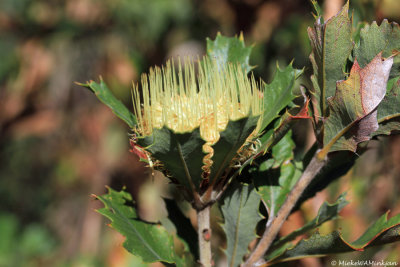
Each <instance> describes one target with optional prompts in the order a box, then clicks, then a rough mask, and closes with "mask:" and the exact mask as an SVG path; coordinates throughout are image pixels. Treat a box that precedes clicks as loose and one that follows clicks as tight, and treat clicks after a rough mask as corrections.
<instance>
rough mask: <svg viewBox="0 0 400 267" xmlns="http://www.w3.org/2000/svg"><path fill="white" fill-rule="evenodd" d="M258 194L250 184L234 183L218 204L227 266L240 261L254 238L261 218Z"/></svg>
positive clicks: (232, 266) (234, 265)
mask: <svg viewBox="0 0 400 267" xmlns="http://www.w3.org/2000/svg"><path fill="white" fill-rule="evenodd" d="M259 204H260V196H259V195H258V194H257V193H256V192H255V190H254V187H253V186H252V185H247V184H239V183H235V184H232V185H231V186H230V188H229V189H228V191H227V192H226V193H225V197H224V199H223V203H222V204H221V205H220V208H221V212H222V215H223V217H224V224H223V225H222V228H223V229H224V231H225V235H226V239H227V248H226V250H225V254H226V256H227V258H228V266H229V267H236V266H239V264H241V263H242V260H243V256H244V255H245V254H246V253H247V250H248V245H249V243H250V241H252V240H253V239H255V238H256V237H257V236H256V232H255V228H256V225H257V223H258V222H259V221H260V220H261V216H260V214H259V213H258V207H259Z"/></svg>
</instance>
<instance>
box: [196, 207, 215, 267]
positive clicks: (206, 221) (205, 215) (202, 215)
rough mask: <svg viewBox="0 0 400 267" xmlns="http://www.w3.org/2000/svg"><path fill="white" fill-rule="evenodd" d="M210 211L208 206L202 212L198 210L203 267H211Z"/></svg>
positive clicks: (201, 262) (198, 233) (198, 232)
mask: <svg viewBox="0 0 400 267" xmlns="http://www.w3.org/2000/svg"><path fill="white" fill-rule="evenodd" d="M210 210H211V206H210V205H208V206H206V207H205V208H203V209H201V210H197V228H198V229H197V235H198V238H199V252H200V264H201V266H202V267H211V266H212V265H213V264H212V256H211V228H210Z"/></svg>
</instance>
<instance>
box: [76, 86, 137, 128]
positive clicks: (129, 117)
mask: <svg viewBox="0 0 400 267" xmlns="http://www.w3.org/2000/svg"><path fill="white" fill-rule="evenodd" d="M78 84H79V85H81V86H83V87H86V88H88V89H90V90H91V91H92V92H93V93H94V94H95V95H96V96H97V98H98V99H99V100H100V101H101V102H103V103H104V104H105V105H106V106H108V107H109V108H110V109H111V110H112V112H113V113H114V114H115V115H117V117H118V118H120V119H121V120H123V121H124V122H125V123H126V124H128V126H129V127H130V128H133V127H134V126H135V125H136V124H137V120H136V117H135V115H133V113H132V112H130V111H129V110H128V108H127V107H125V105H124V104H122V102H121V101H119V100H118V99H117V98H115V96H114V95H113V93H112V92H111V91H110V89H108V87H107V85H106V84H105V83H104V82H103V80H100V83H96V82H94V81H90V82H88V83H86V84H81V83H78Z"/></svg>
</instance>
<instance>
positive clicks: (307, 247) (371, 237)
mask: <svg viewBox="0 0 400 267" xmlns="http://www.w3.org/2000/svg"><path fill="white" fill-rule="evenodd" d="M387 215H388V214H387V213H386V214H385V215H383V216H382V217H381V218H379V219H378V220H377V221H376V222H375V223H374V224H372V225H371V226H370V227H369V228H368V229H367V230H366V231H365V233H364V234H363V235H362V236H361V237H360V238H359V239H357V240H356V241H354V242H348V241H346V240H344V239H343V237H342V235H341V233H340V232H339V231H334V232H332V233H330V234H327V235H321V234H320V233H319V232H318V231H317V232H315V233H314V234H313V235H312V236H311V237H310V238H309V239H304V240H301V241H300V242H299V243H297V244H296V245H294V246H292V247H291V248H287V249H285V250H284V251H282V250H280V251H281V252H282V253H281V254H280V255H277V254H276V253H274V254H273V257H271V255H272V254H271V255H270V256H267V258H268V263H269V264H274V263H277V262H282V261H290V260H295V259H299V258H305V257H321V256H324V255H327V254H337V253H344V252H350V251H363V250H364V249H365V248H369V247H372V246H378V245H384V244H388V243H392V242H396V241H399V240H400V232H399V230H400V214H398V215H396V216H394V217H392V218H391V219H389V220H388V219H387Z"/></svg>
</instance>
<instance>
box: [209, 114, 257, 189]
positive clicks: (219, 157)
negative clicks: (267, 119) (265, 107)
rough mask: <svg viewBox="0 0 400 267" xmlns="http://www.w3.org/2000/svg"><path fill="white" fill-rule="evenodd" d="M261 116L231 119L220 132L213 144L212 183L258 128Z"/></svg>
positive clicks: (210, 179)
mask: <svg viewBox="0 0 400 267" xmlns="http://www.w3.org/2000/svg"><path fill="white" fill-rule="evenodd" d="M259 118H260V117H259V116H250V117H245V118H242V119H239V120H237V121H229V122H228V125H227V126H226V128H225V130H224V131H222V132H220V138H219V140H218V141H217V143H215V144H214V145H213V146H212V148H213V149H214V155H213V157H212V158H211V159H212V161H213V164H212V166H211V172H210V175H209V177H210V178H209V181H210V183H215V182H217V181H218V179H219V178H220V177H221V175H222V174H223V173H224V171H225V169H226V168H227V167H228V166H229V164H231V162H232V159H233V158H234V157H235V156H236V155H237V152H238V150H239V148H241V147H242V145H243V144H244V143H245V142H246V139H247V138H248V137H249V136H250V134H251V133H252V132H253V131H254V129H255V128H256V126H257V122H258V119H259Z"/></svg>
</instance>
